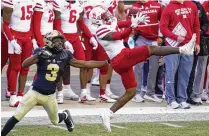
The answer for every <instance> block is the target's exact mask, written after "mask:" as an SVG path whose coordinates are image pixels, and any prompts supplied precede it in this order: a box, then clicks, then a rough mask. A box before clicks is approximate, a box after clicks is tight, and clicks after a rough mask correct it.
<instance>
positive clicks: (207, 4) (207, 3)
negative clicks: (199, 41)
mask: <svg viewBox="0 0 209 136" xmlns="http://www.w3.org/2000/svg"><path fill="white" fill-rule="evenodd" d="M202 6H203V8H204V10H205V12H206V15H207V17H208V20H209V1H205V2H203V4H202ZM205 34H207V35H209V27H208V31H207V32H206V33H205Z"/></svg>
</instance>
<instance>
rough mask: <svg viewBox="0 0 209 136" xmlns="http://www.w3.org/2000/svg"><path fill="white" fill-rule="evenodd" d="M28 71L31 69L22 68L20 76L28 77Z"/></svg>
mask: <svg viewBox="0 0 209 136" xmlns="http://www.w3.org/2000/svg"><path fill="white" fill-rule="evenodd" d="M28 71H29V68H21V70H20V75H21V76H27V75H28Z"/></svg>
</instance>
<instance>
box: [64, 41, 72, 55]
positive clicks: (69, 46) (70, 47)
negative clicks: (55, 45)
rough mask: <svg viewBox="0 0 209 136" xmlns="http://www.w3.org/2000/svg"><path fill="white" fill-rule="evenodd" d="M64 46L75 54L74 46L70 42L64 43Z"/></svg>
mask: <svg viewBox="0 0 209 136" xmlns="http://www.w3.org/2000/svg"><path fill="white" fill-rule="evenodd" d="M64 45H65V49H66V50H69V51H70V52H71V53H72V54H73V53H74V50H73V46H72V44H71V43H70V42H68V41H66V42H65V43H64Z"/></svg>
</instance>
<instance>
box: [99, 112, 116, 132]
mask: <svg viewBox="0 0 209 136" xmlns="http://www.w3.org/2000/svg"><path fill="white" fill-rule="evenodd" d="M112 116H113V112H112V111H111V110H109V109H105V110H104V111H103V112H102V113H101V114H100V117H101V118H102V123H103V126H104V128H105V130H106V131H107V132H109V133H110V132H111V127H110V118H111V117H112Z"/></svg>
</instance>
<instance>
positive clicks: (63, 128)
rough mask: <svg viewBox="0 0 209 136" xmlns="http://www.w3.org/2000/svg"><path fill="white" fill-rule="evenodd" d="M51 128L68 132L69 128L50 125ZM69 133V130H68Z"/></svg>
mask: <svg viewBox="0 0 209 136" xmlns="http://www.w3.org/2000/svg"><path fill="white" fill-rule="evenodd" d="M50 127H52V128H58V129H62V130H67V128H65V127H62V126H55V125H50ZM67 131H68V130H67Z"/></svg>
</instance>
